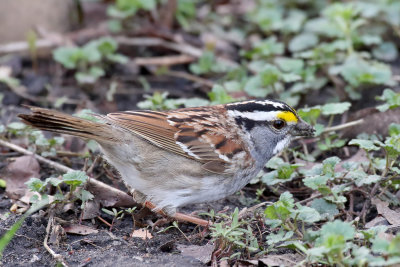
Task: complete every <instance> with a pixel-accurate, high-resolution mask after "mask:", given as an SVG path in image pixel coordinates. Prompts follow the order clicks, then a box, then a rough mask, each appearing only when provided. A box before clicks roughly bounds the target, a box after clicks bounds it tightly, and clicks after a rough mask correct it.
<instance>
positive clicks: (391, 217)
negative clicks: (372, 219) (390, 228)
mask: <svg viewBox="0 0 400 267" xmlns="http://www.w3.org/2000/svg"><path fill="white" fill-rule="evenodd" d="M371 203H372V204H373V205H375V206H376V210H377V211H378V214H380V215H382V216H383V217H385V219H386V220H387V221H388V222H389V223H390V224H392V225H399V224H400V212H397V211H394V210H392V209H390V208H389V203H387V202H385V201H382V200H380V199H378V198H373V199H372V200H371Z"/></svg>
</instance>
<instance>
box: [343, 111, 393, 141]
mask: <svg viewBox="0 0 400 267" xmlns="http://www.w3.org/2000/svg"><path fill="white" fill-rule="evenodd" d="M359 119H363V120H364V122H363V123H362V124H359V125H357V126H353V127H350V128H347V129H345V130H343V136H344V137H346V138H355V137H356V136H357V135H359V134H360V133H367V134H380V135H384V136H386V135H387V134H388V128H389V125H390V124H391V123H400V108H396V109H389V110H387V111H385V112H380V111H379V110H377V109H376V108H366V109H362V110H359V111H357V112H354V113H353V114H352V115H351V116H350V117H349V121H354V120H359Z"/></svg>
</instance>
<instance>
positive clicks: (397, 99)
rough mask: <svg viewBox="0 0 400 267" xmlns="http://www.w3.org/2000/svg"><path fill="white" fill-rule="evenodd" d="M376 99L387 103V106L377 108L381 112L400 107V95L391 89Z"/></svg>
mask: <svg viewBox="0 0 400 267" xmlns="http://www.w3.org/2000/svg"><path fill="white" fill-rule="evenodd" d="M376 99H377V100H381V101H385V102H386V103H385V104H383V105H379V106H377V107H376V108H377V109H378V110H379V111H381V112H384V111H386V110H388V109H394V108H397V107H400V93H396V92H394V91H393V90H391V89H385V90H384V91H383V94H382V95H381V96H379V97H376Z"/></svg>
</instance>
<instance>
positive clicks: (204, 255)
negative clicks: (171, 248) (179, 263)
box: [178, 244, 214, 264]
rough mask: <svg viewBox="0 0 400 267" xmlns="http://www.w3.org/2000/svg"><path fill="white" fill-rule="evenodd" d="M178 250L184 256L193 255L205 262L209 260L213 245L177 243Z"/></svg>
mask: <svg viewBox="0 0 400 267" xmlns="http://www.w3.org/2000/svg"><path fill="white" fill-rule="evenodd" d="M178 250H179V251H180V252H181V254H182V255H184V256H190V257H193V258H195V259H197V260H199V261H201V262H202V263H203V264H207V263H209V262H210V261H211V255H212V253H213V251H214V245H212V244H207V245H204V246H196V245H190V246H186V245H178Z"/></svg>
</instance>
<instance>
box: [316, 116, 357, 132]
mask: <svg viewBox="0 0 400 267" xmlns="http://www.w3.org/2000/svg"><path fill="white" fill-rule="evenodd" d="M363 122H364V120H363V119H360V120H356V121H350V122H346V123H343V124H339V125H336V126H332V127H327V128H325V129H324V130H323V131H322V133H327V132H333V131H339V130H343V129H346V128H349V127H353V126H356V125H359V124H362V123H363Z"/></svg>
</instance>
